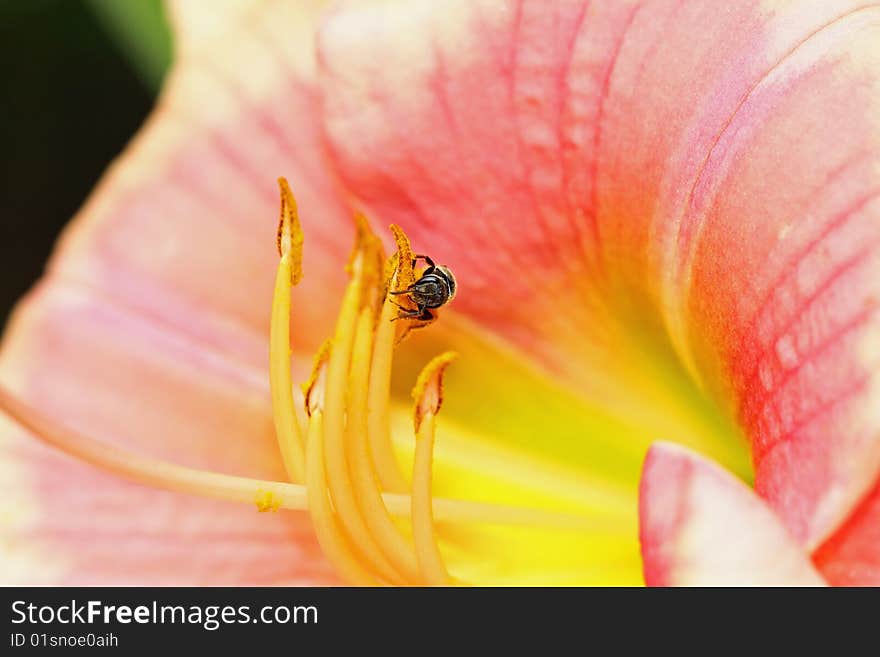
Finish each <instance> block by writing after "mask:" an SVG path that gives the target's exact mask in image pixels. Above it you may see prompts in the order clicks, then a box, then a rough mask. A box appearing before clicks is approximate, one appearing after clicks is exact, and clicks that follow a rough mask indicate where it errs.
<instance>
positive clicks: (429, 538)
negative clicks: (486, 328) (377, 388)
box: [412, 352, 457, 586]
mask: <svg viewBox="0 0 880 657" xmlns="http://www.w3.org/2000/svg"><path fill="white" fill-rule="evenodd" d="M455 358H457V355H456V354H455V353H453V352H446V353H444V354H441V355H440V356H437V357H436V358H434V359H433V360H432V361H431V362H430V363H428V364H427V365H426V366H425V368H424V369H423V370H422V372H421V374H419V378H418V380H417V381H416V385H415V387H414V388H413V392H412V395H413V399H414V400H415V409H414V412H413V423H414V425H415V430H416V453H415V458H414V461H413V489H412V524H413V538H414V540H415V544H416V555H417V557H418V561H419V566H420V568H421V570H422V574H423V576H424V578H425V580H426V581H427V582H428V583H429V584H432V585H437V586H443V585H448V584H450V581H451V580H450V578H449V573H448V572H447V570H446V565H445V564H444V563H443V557H442V556H441V555H440V548H439V546H438V544H437V535H436V532H435V529H434V516H433V509H432V491H431V489H432V477H433V461H434V418H435V416H436V414H437V412H438V411H439V410H440V406H441V404H442V403H443V372H444V370H445V369H446V367H447V366H448V365H449V364H450V363H451V362H452V361H453V360H455Z"/></svg>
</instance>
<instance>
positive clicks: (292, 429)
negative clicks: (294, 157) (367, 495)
mask: <svg viewBox="0 0 880 657" xmlns="http://www.w3.org/2000/svg"><path fill="white" fill-rule="evenodd" d="M278 184H279V186H280V188H281V221H280V222H279V224H278V252H279V254H280V255H281V259H280V261H279V262H278V272H277V274H276V276H275V291H274V294H273V296H272V319H271V324H270V331H269V386H270V389H271V392H272V416H273V420H274V422H275V434H276V436H277V438H278V447H279V449H280V451H281V458H282V460H283V461H284V469H285V471H286V472H287V476H288V478H289V479H290V480H291V481H298V482H301V481H303V479H304V474H305V466H304V454H303V444H302V433H301V431H300V427H299V422H298V421H297V418H296V411H295V410H294V405H293V381H292V377H291V373H290V353H291V352H290V291H291V287H292V286H293V285H295V284H296V283H297V282H298V281H299V279H300V278H301V276H302V228H301V227H300V223H299V217H298V214H297V210H296V201H295V200H294V198H293V194H292V193H291V192H290V187H289V186H288V185H287V181H286V180H284V178H279V180H278Z"/></svg>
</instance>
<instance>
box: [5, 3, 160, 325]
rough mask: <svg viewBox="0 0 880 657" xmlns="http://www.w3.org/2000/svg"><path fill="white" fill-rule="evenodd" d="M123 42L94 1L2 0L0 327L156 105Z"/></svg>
mask: <svg viewBox="0 0 880 657" xmlns="http://www.w3.org/2000/svg"><path fill="white" fill-rule="evenodd" d="M111 1H112V2H117V1H120V0H111ZM122 1H123V2H136V3H137V2H141V0H122ZM140 6H141V7H146V6H147V5H146V4H143V5H140ZM124 50H125V49H124V48H121V47H120V39H119V35H118V33H117V34H115V35H114V32H113V30H112V29H109V28H108V24H107V21H106V20H102V16H101V14H100V13H99V12H97V11H96V8H95V4H94V3H92V2H88V1H86V0H0V62H2V66H3V75H2V79H3V82H2V87H0V89H2V91H0V144H2V167H3V169H2V176H0V180H2V183H0V184H2V188H0V189H2V191H0V262H2V277H0V326H2V325H3V324H5V321H6V319H7V317H8V314H9V311H10V310H11V308H12V306H13V305H14V303H15V301H16V300H17V299H18V298H19V297H20V296H21V295H22V294H23V293H24V292H25V291H26V290H27V289H28V288H29V287H30V286H31V285H32V284H33V282H34V281H35V280H36V279H37V278H38V277H39V275H40V273H41V272H42V270H43V267H44V265H45V263H46V259H47V257H48V256H49V253H50V251H51V248H52V245H53V243H54V241H55V239H56V237H57V236H58V233H59V231H60V230H61V228H62V227H63V226H64V225H65V224H66V223H67V222H68V220H69V219H70V218H71V217H72V216H73V214H74V213H75V212H76V210H77V209H78V208H79V206H80V205H81V204H82V202H83V201H84V200H85V198H86V196H87V194H88V193H89V190H90V189H91V188H92V186H93V185H94V184H95V182H96V181H97V180H98V178H99V177H100V175H101V172H102V171H103V170H104V168H105V167H106V166H107V164H108V163H109V161H110V160H111V159H112V158H113V157H114V156H115V155H117V154H118V153H119V152H120V150H121V149H122V148H123V147H124V146H125V144H126V142H127V141H128V139H129V138H130V137H131V136H132V135H133V134H134V133H135V131H136V130H137V128H138V126H139V125H140V124H141V122H142V121H143V119H144V118H145V116H146V115H147V113H148V112H149V110H150V108H151V106H152V104H153V98H154V89H153V88H151V87H152V86H153V85H151V84H150V82H149V81H148V80H146V79H145V77H144V76H143V75H142V74H139V73H138V71H137V70H136V67H135V66H133V65H132V64H131V63H130V61H131V59H130V57H127V56H126V55H125V53H124Z"/></svg>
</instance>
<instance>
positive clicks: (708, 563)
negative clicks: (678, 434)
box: [639, 443, 823, 586]
mask: <svg viewBox="0 0 880 657" xmlns="http://www.w3.org/2000/svg"><path fill="white" fill-rule="evenodd" d="M639 523H640V529H639V535H640V538H641V542H642V559H643V561H644V569H645V582H646V583H647V584H648V586H694V585H696V586H736V585H740V586H741V585H752V586H786V585H787V586H796V585H803V586H819V585H821V584H823V580H822V578H821V577H820V576H819V574H818V573H817V572H816V571H815V569H814V568H813V566H812V565H811V563H810V560H809V558H808V557H807V554H806V553H805V552H804V551H803V550H802V548H801V547H800V546H799V545H798V544H797V543H796V542H795V541H794V539H793V538H792V537H791V535H790V534H789V533H788V532H787V531H786V529H785V528H784V527H783V526H782V525H781V524H780V523H779V520H778V518H777V517H776V516H775V515H774V514H773V512H772V511H771V510H770V509H769V508H768V507H767V505H766V504H764V502H763V501H762V500H761V499H760V498H759V497H758V496H757V495H755V494H754V493H753V492H752V491H751V490H750V489H749V488H748V487H747V486H745V485H744V484H743V483H742V482H740V481H739V480H737V479H736V478H734V477H733V476H732V475H731V474H729V473H728V472H727V471H725V470H724V469H722V468H720V467H718V466H717V465H715V464H714V463H712V462H711V461H708V460H706V459H704V458H702V457H700V456H698V455H696V454H694V453H692V452H690V451H687V450H685V449H683V448H681V447H679V446H676V445H672V444H669V443H654V445H652V447H651V449H650V450H649V451H648V456H647V457H646V459H645V465H644V468H643V470H642V482H641V485H640V489H639Z"/></svg>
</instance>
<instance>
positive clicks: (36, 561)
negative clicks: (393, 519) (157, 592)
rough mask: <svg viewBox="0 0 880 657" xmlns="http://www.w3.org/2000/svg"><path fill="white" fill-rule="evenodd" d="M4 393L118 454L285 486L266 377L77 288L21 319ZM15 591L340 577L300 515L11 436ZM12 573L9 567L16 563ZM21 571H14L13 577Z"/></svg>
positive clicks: (4, 366)
mask: <svg viewBox="0 0 880 657" xmlns="http://www.w3.org/2000/svg"><path fill="white" fill-rule="evenodd" d="M0 371H2V372H3V379H4V382H5V383H7V384H8V385H13V386H15V387H16V388H17V389H18V390H19V391H20V393H21V394H22V396H23V397H24V398H26V399H29V400H32V403H37V404H38V405H39V408H40V410H41V411H43V412H44V413H46V414H48V415H49V416H50V417H53V418H56V419H57V420H58V421H60V422H62V423H64V424H65V425H66V426H68V427H70V428H72V429H75V430H78V431H80V432H81V433H83V434H85V435H88V436H92V437H95V438H97V439H100V440H103V441H105V442H106V443H108V444H118V445H124V446H126V447H127V448H129V449H131V450H133V451H135V452H137V453H140V454H146V455H150V456H155V457H159V458H163V459H167V460H169V461H172V462H176V463H182V464H185V465H189V466H192V467H196V468H203V469H207V470H213V471H220V472H227V473H232V474H240V475H245V476H254V477H264V478H271V479H278V478H283V477H284V473H283V469H282V468H281V466H280V462H279V458H278V455H277V447H276V445H275V441H274V431H273V428H272V424H271V420H270V417H269V408H268V401H267V394H266V389H265V388H266V383H265V377H264V376H263V373H262V372H260V371H254V370H253V369H252V368H251V367H250V366H248V364H246V363H243V362H241V361H236V360H235V359H234V358H230V357H227V356H226V355H224V354H221V353H218V352H216V351H214V350H213V349H211V348H210V347H207V346H205V345H200V344H198V343H196V342H193V341H192V340H191V339H190V338H187V337H186V336H183V335H180V334H174V333H171V332H169V331H168V330H167V329H166V327H164V326H163V325H161V324H159V323H155V322H149V321H146V320H145V319H144V317H143V316H142V315H139V314H136V313H131V312H129V311H128V310H126V309H124V308H122V307H119V306H114V305H111V304H107V303H105V302H104V301H103V300H102V299H96V298H95V297H94V296H92V295H91V294H90V293H88V292H84V291H83V290H82V289H80V288H78V287H76V286H70V285H64V284H61V283H58V282H56V283H54V284H52V285H48V286H46V285H44V286H42V287H41V288H40V290H39V291H38V292H37V293H36V296H34V297H33V298H32V299H31V300H30V301H29V302H28V303H27V304H26V305H25V306H24V307H23V308H22V309H21V310H20V311H19V312H18V313H17V315H16V318H15V320H14V322H13V326H12V327H11V330H10V333H9V334H8V336H7V338H6V342H5V349H4V351H3V358H2V360H0ZM3 436H4V437H3V441H2V443H0V461H2V462H3V464H4V465H3V469H4V477H3V478H2V485H0V486H2V492H0V498H2V499H3V505H4V506H6V507H7V514H8V517H12V518H14V519H15V518H20V519H21V520H20V521H15V522H13V528H12V530H10V531H9V532H4V534H5V535H4V543H3V549H4V551H5V553H6V554H7V557H9V554H13V555H15V554H20V555H28V563H29V564H30V567H26V566H21V565H20V566H19V567H17V568H15V569H14V570H13V572H6V573H3V582H4V583H12V582H17V583H34V582H39V581H45V582H49V583H56V584H59V583H69V584H73V583H77V584H123V583H136V584H176V585H184V584H273V583H288V584H289V583H297V582H321V583H323V582H328V581H334V578H333V576H332V573H331V571H330V569H329V566H328V564H327V563H326V562H325V561H324V558H323V556H322V555H321V553H320V550H319V549H318V546H317V545H316V543H315V542H314V538H313V537H312V532H311V525H310V522H309V520H308V518H307V517H306V516H305V514H290V513H284V512H282V513H277V514H259V513H257V511H256V508H255V506H244V507H243V506H238V505H235V504H228V503H218V502H213V501H207V500H202V499H198V498H190V497H187V496H183V495H176V494H172V493H166V492H162V491H157V490H152V489H150V488H147V487H143V486H139V485H135V484H130V483H127V482H125V481H124V480H122V479H119V478H117V477H114V476H113V475H111V474H106V473H102V472H100V471H98V470H96V469H94V468H92V467H89V466H86V465H82V464H79V463H76V462H74V461H73V460H72V459H70V458H68V457H66V456H63V455H61V454H59V453H57V452H55V451H53V450H50V449H48V448H46V447H44V446H43V445H41V444H38V443H37V442H36V441H34V439H33V438H30V437H27V436H24V435H22V433H21V432H20V431H18V430H15V431H13V430H12V429H8V430H6V431H4V432H3ZM15 563H16V562H15V561H13V564H15ZM10 568H11V566H10Z"/></svg>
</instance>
